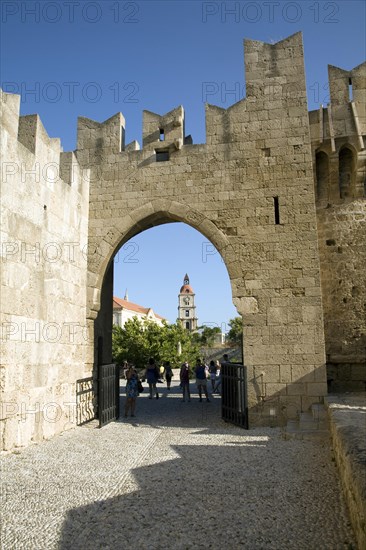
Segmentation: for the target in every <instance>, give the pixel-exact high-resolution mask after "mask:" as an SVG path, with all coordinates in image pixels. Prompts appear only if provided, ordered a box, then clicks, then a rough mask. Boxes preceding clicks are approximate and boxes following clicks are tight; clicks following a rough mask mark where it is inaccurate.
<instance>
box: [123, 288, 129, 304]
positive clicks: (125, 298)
mask: <svg viewBox="0 0 366 550" xmlns="http://www.w3.org/2000/svg"><path fill="white" fill-rule="evenodd" d="M123 299H124V300H126V302H128V292H127V288H126V292H125V297H124V298H123Z"/></svg>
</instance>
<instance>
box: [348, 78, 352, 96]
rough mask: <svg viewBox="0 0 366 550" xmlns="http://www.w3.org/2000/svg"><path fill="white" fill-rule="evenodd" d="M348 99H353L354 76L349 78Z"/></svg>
mask: <svg viewBox="0 0 366 550" xmlns="http://www.w3.org/2000/svg"><path fill="white" fill-rule="evenodd" d="M348 99H349V101H353V86H352V78H350V79H349V80H348Z"/></svg>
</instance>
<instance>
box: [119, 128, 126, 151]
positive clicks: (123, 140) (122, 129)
mask: <svg viewBox="0 0 366 550" xmlns="http://www.w3.org/2000/svg"><path fill="white" fill-rule="evenodd" d="M125 136H126V134H125V129H124V127H123V126H121V148H120V151H124V150H125Z"/></svg>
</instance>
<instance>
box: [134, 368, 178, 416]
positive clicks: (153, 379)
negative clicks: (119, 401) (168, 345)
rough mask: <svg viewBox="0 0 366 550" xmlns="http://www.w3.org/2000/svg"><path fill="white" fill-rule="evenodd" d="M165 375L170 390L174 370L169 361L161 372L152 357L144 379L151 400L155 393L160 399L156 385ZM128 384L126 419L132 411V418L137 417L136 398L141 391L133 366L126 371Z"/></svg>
mask: <svg viewBox="0 0 366 550" xmlns="http://www.w3.org/2000/svg"><path fill="white" fill-rule="evenodd" d="M164 375H165V380H166V384H167V388H168V390H170V387H171V381H172V378H173V369H172V367H171V365H170V362H169V361H165V363H164V369H163V371H162V372H160V369H159V367H158V366H157V365H156V363H155V360H154V359H153V358H152V357H151V358H150V359H149V361H148V364H147V366H146V370H145V375H144V378H145V380H146V381H147V383H148V385H149V399H152V398H153V393H155V397H156V399H159V393H158V390H157V388H156V384H157V382H158V381H160V379H161V377H162V376H164ZM125 377H126V380H127V383H126V403H125V418H126V417H127V416H128V412H129V411H131V416H135V408H136V398H137V397H138V395H139V393H140V391H141V389H140V388H139V377H138V373H137V371H136V369H135V368H134V367H133V365H129V366H128V365H127V368H126V369H125Z"/></svg>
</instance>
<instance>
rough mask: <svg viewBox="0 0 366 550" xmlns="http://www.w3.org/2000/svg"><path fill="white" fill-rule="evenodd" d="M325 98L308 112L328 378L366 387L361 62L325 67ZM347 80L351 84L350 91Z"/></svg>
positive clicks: (335, 384) (334, 384)
mask: <svg viewBox="0 0 366 550" xmlns="http://www.w3.org/2000/svg"><path fill="white" fill-rule="evenodd" d="M329 85H330V98H331V104H330V105H328V107H327V108H326V109H323V108H321V109H319V111H312V112H311V113H310V115H309V117H310V128H311V137H312V149H313V160H314V182H315V192H316V205H317V223H318V235H319V253H320V265H321V282H322V295H323V313H324V330H325V343H326V355H327V375H328V384H329V389H330V390H331V391H360V390H365V387H366V269H365V266H366V244H365V242H366V201H365V197H366V142H365V134H366V101H365V99H366V64H365V63H363V64H362V65H359V66H357V67H355V69H353V70H351V71H345V70H343V69H340V68H338V67H333V66H330V67H329ZM351 87H352V91H351Z"/></svg>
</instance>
